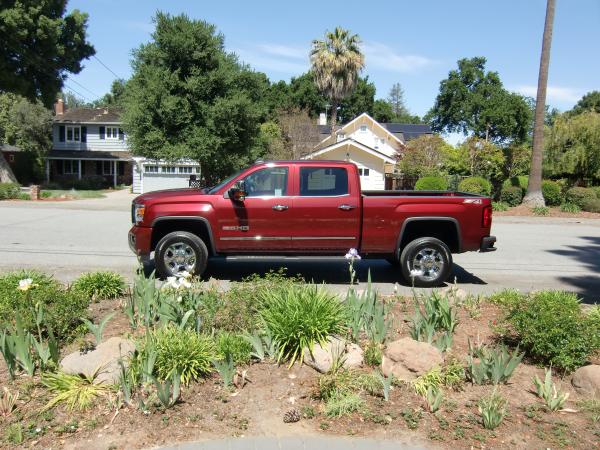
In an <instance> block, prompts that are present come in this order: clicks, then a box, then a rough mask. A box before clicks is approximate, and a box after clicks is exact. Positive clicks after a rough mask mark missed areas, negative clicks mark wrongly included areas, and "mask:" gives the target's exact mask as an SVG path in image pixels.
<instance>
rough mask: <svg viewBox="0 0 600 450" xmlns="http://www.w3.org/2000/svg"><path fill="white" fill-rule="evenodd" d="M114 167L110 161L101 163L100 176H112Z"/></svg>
mask: <svg viewBox="0 0 600 450" xmlns="http://www.w3.org/2000/svg"><path fill="white" fill-rule="evenodd" d="M114 173H115V171H114V167H113V162H112V161H102V175H114Z"/></svg>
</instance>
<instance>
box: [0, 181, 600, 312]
mask: <svg viewBox="0 0 600 450" xmlns="http://www.w3.org/2000/svg"><path fill="white" fill-rule="evenodd" d="M132 198H133V196H132V195H131V194H129V193H128V192H126V191H117V192H114V193H110V194H108V196H107V198H105V199H90V200H78V201H69V202H36V203H34V202H23V201H7V202H2V203H0V230H1V231H0V271H2V272H6V271H11V270H17V269H21V268H36V269H40V270H42V271H45V272H48V273H52V274H53V275H54V276H55V277H56V278H58V279H60V280H62V281H65V282H70V281H72V280H73V279H75V278H76V277H77V276H78V275H79V274H80V273H82V272H86V271H91V270H99V269H103V270H114V271H117V272H120V273H121V274H123V275H124V276H125V277H126V278H127V279H129V280H131V278H132V277H133V274H134V271H135V269H136V267H137V261H136V258H135V257H134V255H133V254H132V253H131V251H130V250H129V247H128V246H127V231H128V229H129V228H130V226H131V223H130V209H129V208H130V203H131V200H132ZM492 233H493V234H495V235H496V236H497V237H498V243H497V247H498V250H497V251H496V252H493V253H484V254H481V253H464V254H459V255H454V262H455V268H454V274H453V276H452V279H454V278H456V282H457V283H458V285H459V287H460V288H462V289H464V290H466V291H468V292H472V293H475V294H476V293H483V294H489V293H492V292H494V291H497V290H500V289H503V288H507V287H509V288H515V289H519V290H522V291H529V290H538V289H565V290H571V291H574V292H577V293H578V294H579V295H581V296H582V298H583V299H584V301H585V302H586V303H595V302H599V301H600V221H598V220H593V219H558V218H542V217H540V218H531V217H496V218H494V225H493V227H492ZM282 265H283V266H285V267H287V268H288V273H289V274H293V275H295V274H300V275H302V276H303V277H304V278H305V279H306V280H314V281H316V282H319V283H321V282H324V283H327V284H329V285H331V287H332V288H333V289H335V290H338V291H343V290H345V289H346V288H347V283H348V265H347V262H346V261H345V260H343V259H342V258H340V260H323V259H319V258H312V259H299V258H278V259H271V260H258V261H256V260H253V261H249V260H238V261H236V260H231V259H228V260H225V259H223V258H217V259H214V260H212V261H211V262H210V265H209V269H208V270H207V273H206V277H207V278H208V277H213V278H215V279H218V280H220V282H221V283H222V285H223V286H224V287H226V286H227V284H228V282H229V281H237V280H241V279H242V278H244V277H246V276H249V275H251V274H253V273H264V272H265V271H268V270H271V269H273V270H277V269H278V268H279V267H281V266H282ZM369 269H370V271H371V277H372V279H373V282H374V284H375V286H376V288H377V289H378V290H379V291H380V292H382V293H385V294H389V293H392V292H393V291H394V286H395V284H396V283H398V287H397V289H398V290H399V291H400V292H405V293H409V292H410V290H411V287H410V286H406V285H402V283H401V279H400V276H399V274H398V270H397V268H394V267H392V266H391V265H390V264H388V263H387V262H386V261H383V260H363V261H360V263H358V264H357V274H358V278H359V280H360V282H361V283H363V282H365V281H366V279H367V275H368V271H369Z"/></svg>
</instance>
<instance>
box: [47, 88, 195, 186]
mask: <svg viewBox="0 0 600 450" xmlns="http://www.w3.org/2000/svg"><path fill="white" fill-rule="evenodd" d="M45 169H46V181H58V182H60V181H66V180H73V179H78V180H82V179H85V178H89V177H96V178H103V181H104V183H103V184H104V185H106V186H117V185H119V184H125V185H132V191H133V192H134V193H144V192H149V191H155V190H159V189H169V188H177V187H187V186H188V185H189V180H190V178H191V177H193V176H198V175H199V174H200V165H199V164H198V163H196V162H193V161H189V160H186V161H175V162H168V161H155V160H148V159H146V158H141V157H133V156H132V155H131V152H130V150H129V147H128V146H127V135H126V133H125V132H124V131H123V128H122V122H121V116H120V111H119V110H118V109H117V108H74V109H66V108H65V105H64V103H63V101H62V100H59V101H58V102H57V103H56V105H55V115H54V123H53V127H52V150H51V151H49V152H48V155H47V156H46V168H45ZM101 181H102V180H101Z"/></svg>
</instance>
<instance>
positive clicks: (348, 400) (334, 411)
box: [325, 392, 365, 417]
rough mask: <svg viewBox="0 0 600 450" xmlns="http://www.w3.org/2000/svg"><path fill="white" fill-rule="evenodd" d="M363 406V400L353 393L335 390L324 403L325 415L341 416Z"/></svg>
mask: <svg viewBox="0 0 600 450" xmlns="http://www.w3.org/2000/svg"><path fill="white" fill-rule="evenodd" d="M364 406H365V401H364V400H363V399H362V398H360V396H359V395H358V394H355V393H350V392H348V393H339V392H335V393H334V394H333V395H332V396H331V397H330V398H329V399H328V400H327V402H326V403H325V415H326V416H327V417H341V416H345V415H346V414H350V413H352V412H354V411H358V410H359V409H361V408H363V407H364Z"/></svg>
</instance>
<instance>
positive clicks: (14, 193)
mask: <svg viewBox="0 0 600 450" xmlns="http://www.w3.org/2000/svg"><path fill="white" fill-rule="evenodd" d="M20 187H21V186H19V185H18V184H17V183H0V200H8V199H12V198H18V197H19V194H20V192H21V189H20Z"/></svg>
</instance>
